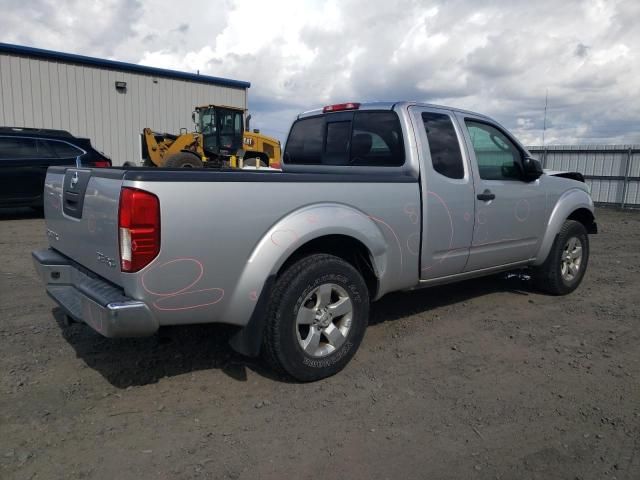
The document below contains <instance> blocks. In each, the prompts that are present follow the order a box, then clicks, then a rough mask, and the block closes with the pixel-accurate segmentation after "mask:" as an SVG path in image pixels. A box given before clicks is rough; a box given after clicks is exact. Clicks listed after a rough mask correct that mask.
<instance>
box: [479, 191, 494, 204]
mask: <svg viewBox="0 0 640 480" xmlns="http://www.w3.org/2000/svg"><path fill="white" fill-rule="evenodd" d="M494 198H496V195H495V194H494V193H491V190H489V189H486V190H485V191H484V192H482V193H479V194H478V200H482V201H484V202H488V201H489V200H493V199H494Z"/></svg>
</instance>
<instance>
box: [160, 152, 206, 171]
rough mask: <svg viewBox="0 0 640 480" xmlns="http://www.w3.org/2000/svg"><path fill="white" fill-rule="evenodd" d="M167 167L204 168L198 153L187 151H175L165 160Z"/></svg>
mask: <svg viewBox="0 0 640 480" xmlns="http://www.w3.org/2000/svg"><path fill="white" fill-rule="evenodd" d="M163 166H164V167H166V168H202V167H203V164H202V160H200V158H199V157H198V156H197V155H194V154H193V153H187V152H178V153H174V154H173V155H170V156H169V157H167V159H166V160H165V162H164V165H163Z"/></svg>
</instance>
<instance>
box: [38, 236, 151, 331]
mask: <svg viewBox="0 0 640 480" xmlns="http://www.w3.org/2000/svg"><path fill="white" fill-rule="evenodd" d="M31 256H32V257H33V263H34V265H35V268H36V271H37V272H38V275H40V278H41V279H42V281H43V283H44V284H45V286H46V289H47V293H48V294H49V296H50V297H51V298H52V299H53V300H54V301H55V302H56V303H57V304H58V305H60V307H62V309H63V310H64V311H65V312H66V313H67V314H68V315H70V316H71V317H72V318H73V319H75V320H77V321H80V322H84V323H86V324H87V325H89V326H90V327H92V328H93V329H94V330H96V331H97V332H98V333H100V334H102V335H104V336H105V337H142V336H146V335H152V334H153V333H155V332H156V331H157V330H158V322H157V321H156V319H155V318H154V317H153V315H152V314H151V311H150V310H149V307H147V305H146V304H145V303H144V302H140V301H138V300H133V299H131V298H128V297H126V296H125V295H124V292H123V291H122V290H121V289H119V288H117V287H115V286H113V285H112V284H110V283H108V282H106V281H104V280H102V279H101V278H99V277H97V276H95V275H93V274H90V273H89V272H85V271H82V269H81V268H79V267H78V266H76V265H74V264H73V262H71V260H69V259H68V258H67V257H65V256H64V255H61V254H60V253H58V252H56V251H55V250H52V249H46V250H36V251H34V252H32V254H31Z"/></svg>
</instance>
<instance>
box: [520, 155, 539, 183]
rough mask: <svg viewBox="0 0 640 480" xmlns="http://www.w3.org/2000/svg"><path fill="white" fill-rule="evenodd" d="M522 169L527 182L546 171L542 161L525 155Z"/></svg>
mask: <svg viewBox="0 0 640 480" xmlns="http://www.w3.org/2000/svg"><path fill="white" fill-rule="evenodd" d="M522 170H523V173H524V179H525V180H526V181H527V182H533V181H534V180H537V179H538V178H540V176H541V175H542V174H543V173H544V172H543V170H542V164H541V163H540V161H539V160H536V159H535V158H531V157H525V158H523V159H522Z"/></svg>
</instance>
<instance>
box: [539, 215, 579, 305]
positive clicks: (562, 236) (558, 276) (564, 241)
mask: <svg viewBox="0 0 640 480" xmlns="http://www.w3.org/2000/svg"><path fill="white" fill-rule="evenodd" d="M572 238H575V239H577V241H578V242H579V243H580V247H581V252H582V256H581V259H580V264H579V267H578V270H577V273H576V274H575V275H573V277H572V278H567V276H565V275H563V272H562V268H563V258H564V256H565V255H566V254H567V251H566V250H565V249H566V248H567V247H568V242H569V241H570V240H571V239H572ZM588 263H589V236H588V235H587V229H586V228H585V227H584V225H583V224H582V223H580V222H576V221H575V220H566V221H565V222H564V224H563V225H562V228H561V229H560V232H559V233H558V235H557V236H556V238H555V240H554V242H553V245H552V246H551V251H550V252H549V255H548V256H547V258H546V260H545V261H544V263H543V264H542V265H540V266H539V267H537V268H534V269H533V272H532V277H533V281H534V285H535V286H536V288H538V289H539V290H541V291H543V292H546V293H550V294H551V295H566V294H568V293H571V292H573V291H574V290H575V289H576V288H578V285H580V282H582V279H583V277H584V274H585V272H586V270H587V265H588Z"/></svg>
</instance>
